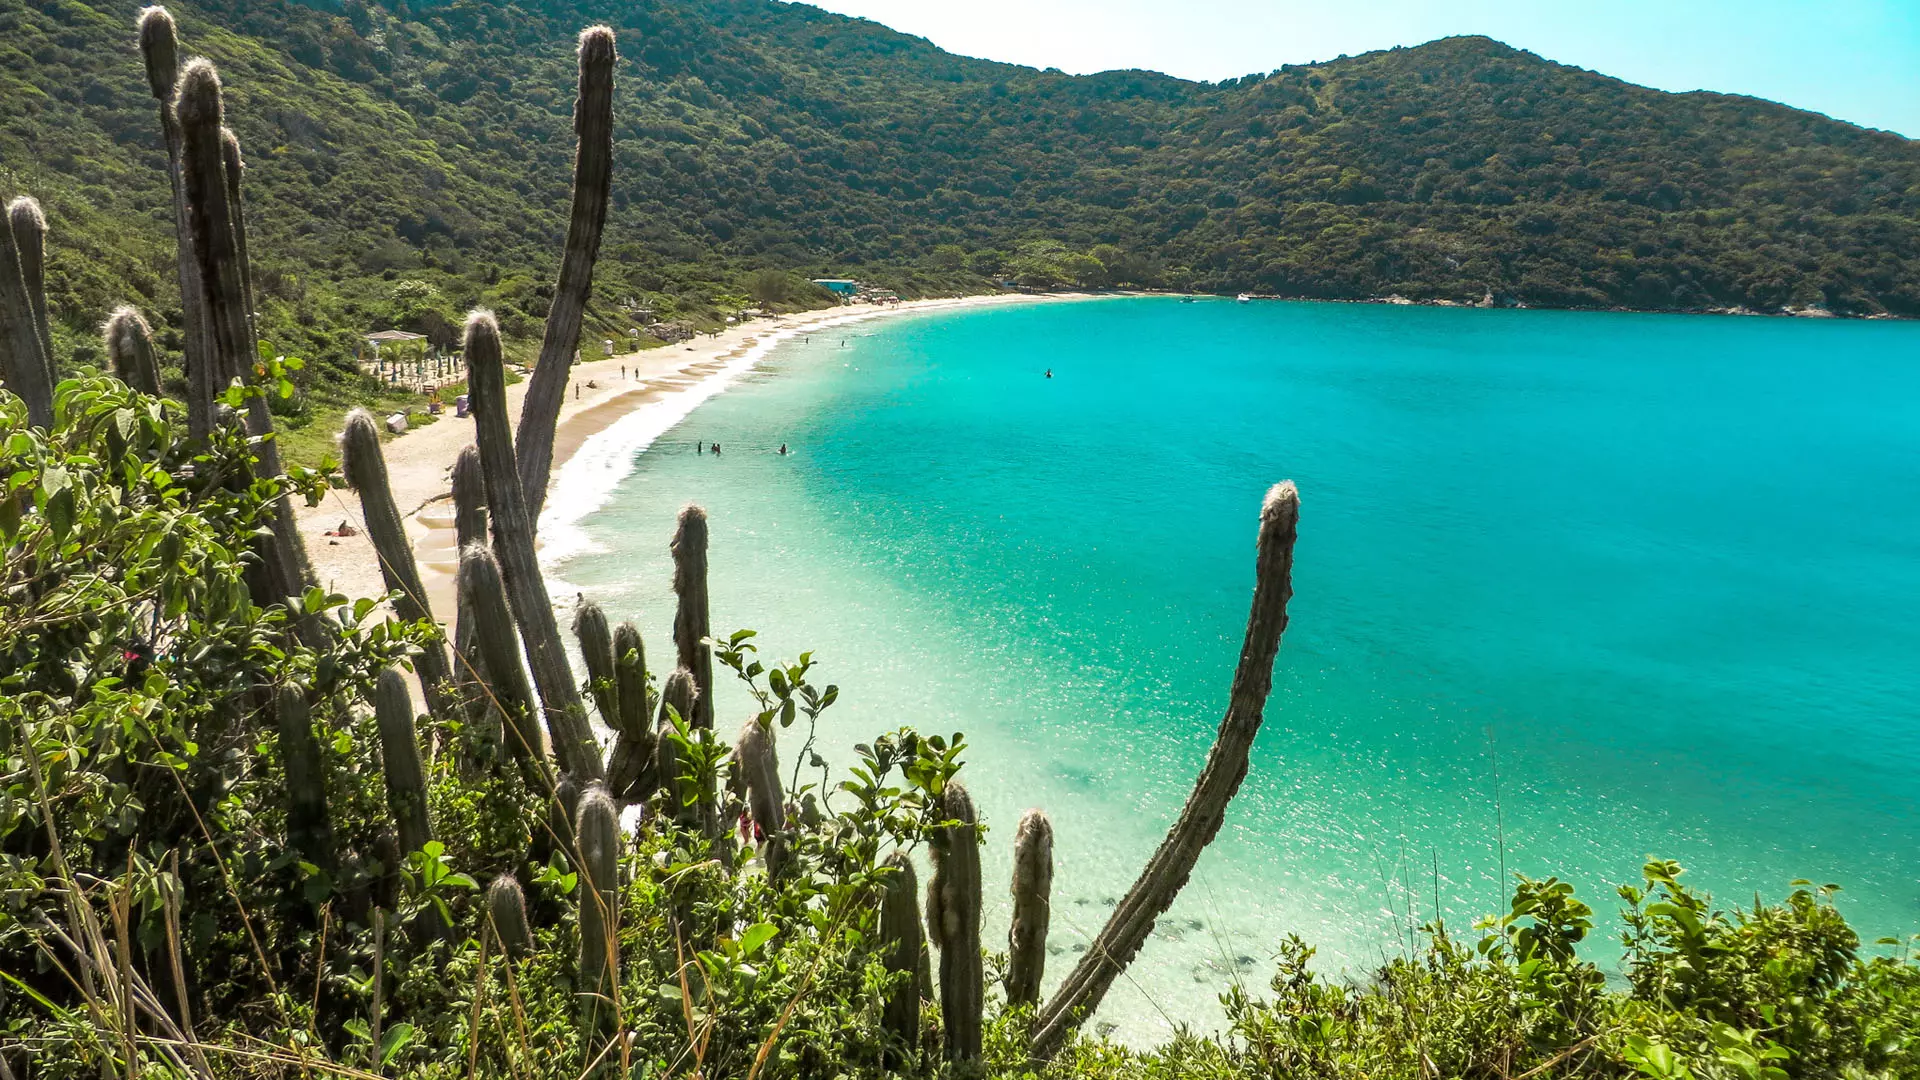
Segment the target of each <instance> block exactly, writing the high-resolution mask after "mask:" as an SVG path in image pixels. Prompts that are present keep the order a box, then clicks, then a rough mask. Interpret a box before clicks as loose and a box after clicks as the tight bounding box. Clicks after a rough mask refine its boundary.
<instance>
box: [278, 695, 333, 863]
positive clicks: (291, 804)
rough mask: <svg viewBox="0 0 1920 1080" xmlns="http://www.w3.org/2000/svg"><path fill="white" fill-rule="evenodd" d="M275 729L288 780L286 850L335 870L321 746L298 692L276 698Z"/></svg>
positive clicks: (305, 703)
mask: <svg viewBox="0 0 1920 1080" xmlns="http://www.w3.org/2000/svg"><path fill="white" fill-rule="evenodd" d="M273 719H274V725H275V727H276V728H277V729H278V732H279V748H280V767H281V769H282V770H283V771H284V772H285V773H286V780H287V845H288V846H289V847H291V848H292V849H293V850H295V851H297V852H299V853H300V854H301V855H304V856H306V858H307V860H308V861H309V862H311V863H313V864H314V865H315V866H319V867H321V868H322V869H328V868H331V867H332V866H333V865H334V850H333V822H332V819H331V817H330V816H329V815H328V812H327V771H326V767H325V765H324V763H323V761H322V758H321V755H320V742H319V740H318V739H316V738H314V735H313V714H312V712H311V711H310V710H309V709H308V707H307V697H306V694H305V693H304V692H302V691H301V690H300V689H299V688H298V687H295V686H282V687H280V689H279V690H278V692H276V693H275V694H274V699H273Z"/></svg>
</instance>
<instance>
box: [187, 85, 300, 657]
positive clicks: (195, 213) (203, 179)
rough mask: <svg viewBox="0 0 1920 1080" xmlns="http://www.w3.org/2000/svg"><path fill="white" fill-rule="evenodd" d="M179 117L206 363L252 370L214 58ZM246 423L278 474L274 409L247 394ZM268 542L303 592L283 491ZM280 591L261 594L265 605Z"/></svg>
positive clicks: (288, 585)
mask: <svg viewBox="0 0 1920 1080" xmlns="http://www.w3.org/2000/svg"><path fill="white" fill-rule="evenodd" d="M174 115H175V116H176V117H177V118H178V119H179V123H180V132H181V148H182V155H181V160H182V165H183V168H182V174H183V177H184V181H185V188H186V202H187V218H188V221H189V222H190V224H191V226H192V232H193V251H194V257H195V259H196V260H198V262H199V266H200V284H201V290H200V291H201V296H202V298H203V299H204V300H205V305H206V311H207V317H208V322H209V324H210V327H211V333H212V344H213V348H212V356H213V357H214V359H213V360H211V361H210V362H209V367H210V368H211V369H212V370H213V371H215V372H222V371H233V372H242V373H251V372H252V371H253V363H254V352H255V347H254V339H253V322H252V317H251V315H250V314H249V313H248V311H247V309H246V301H245V286H244V283H243V282H244V276H243V275H244V270H243V267H242V265H241V259H240V251H239V248H238V239H237V233H236V227H235V222H236V221H237V220H238V218H239V215H240V213H241V209H240V204H239V202H238V201H237V200H236V199H235V198H234V197H233V196H234V195H235V194H237V193H238V191H239V180H238V177H237V176H233V177H230V176H229V175H228V170H227V161H226V148H225V144H226V139H227V136H226V133H225V131H224V129H223V127H222V121H223V119H224V106H223V105H222V102H221V88H220V74H219V72H217V71H216V70H214V66H213V64H212V63H211V62H210V61H207V60H204V59H199V60H194V61H192V62H190V63H188V64H187V66H186V67H185V68H183V69H182V70H181V72H180V79H179V91H178V93H177V95H176V97H175V101H174ZM247 428H248V430H249V431H250V432H251V433H252V434H253V435H255V436H257V437H259V444H258V447H257V449H256V450H255V456H256V457H257V458H258V459H259V462H260V468H261V470H262V471H264V472H265V473H266V475H268V476H279V475H280V473H281V466H280V449H279V447H278V446H277V445H275V443H274V440H273V438H272V436H273V414H272V413H271V412H269V411H268V409H267V402H266V399H265V397H264V396H262V395H260V394H254V395H251V396H250V397H249V398H248V400H247ZM268 547H269V550H268V558H267V562H268V564H269V566H270V568H271V573H272V576H273V580H274V583H275V587H276V588H277V589H278V590H279V593H280V597H286V596H295V595H298V594H299V593H301V592H302V591H303V590H304V589H305V588H306V587H307V586H308V585H309V584H311V583H312V581H313V568H312V566H311V564H309V563H308V561H307V549H306V545H305V544H304V543H302V542H301V540H300V531H299V528H298V526H297V524H296V523H295V520H294V516H293V505H292V503H291V502H290V501H289V500H288V499H287V498H286V497H285V496H282V497H281V499H280V500H279V503H278V505H276V506H275V508H274V516H273V543H272V544H270V545H268ZM280 597H262V598H260V599H261V600H262V601H263V602H262V606H267V604H269V603H273V602H277V601H278V599H279V598H280ZM307 625H309V626H310V627H311V626H314V625H316V621H314V620H308V621H307ZM312 632H317V631H310V633H312Z"/></svg>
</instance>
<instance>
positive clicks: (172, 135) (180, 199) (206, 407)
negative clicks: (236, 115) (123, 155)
mask: <svg viewBox="0 0 1920 1080" xmlns="http://www.w3.org/2000/svg"><path fill="white" fill-rule="evenodd" d="M139 26H140V57H141V59H142V60H143V61H144V62H145V64H146V69H147V88H148V90H150V91H151V92H152V93H153V97H154V100H155V101H157V102H159V104H160V135H161V138H162V141H164V142H165V143H166V147H167V179H168V181H169V183H170V184H171V185H172V187H173V220H174V268H175V273H176V275H177V277H178V278H179V281H180V323H181V326H180V332H181V340H182V341H183V343H184V346H185V347H184V349H183V350H182V357H181V360H182V366H184V367H185V368H186V373H187V430H188V431H189V432H190V433H191V434H192V435H193V436H194V437H195V438H201V439H204V438H206V437H207V435H208V434H209V433H210V432H211V431H212V430H213V407H214V397H215V396H216V395H217V394H218V393H219V392H220V390H221V389H223V387H222V386H221V385H220V383H219V380H218V376H217V375H216V374H215V372H214V371H213V361H212V343H211V340H210V333H209V330H208V327H207V311H206V300H205V298H204V295H203V290H202V287H201V284H200V262H199V260H198V259H196V258H195V257H194V253H193V230H192V225H191V224H190V223H189V222H188V220H187V189H186V181H185V177H184V176H183V175H182V162H181V155H182V153H183V148H182V146H181V139H180V124H179V120H178V118H177V117H175V116H174V112H173V92H174V84H175V81H176V79H177V78H178V76H179V73H180V44H179V36H178V34H177V32H176V30H175V28H174V24H173V16H172V15H170V14H168V13H167V9H166V8H164V7H159V6H155V7H149V8H143V9H141V11H140V19H139Z"/></svg>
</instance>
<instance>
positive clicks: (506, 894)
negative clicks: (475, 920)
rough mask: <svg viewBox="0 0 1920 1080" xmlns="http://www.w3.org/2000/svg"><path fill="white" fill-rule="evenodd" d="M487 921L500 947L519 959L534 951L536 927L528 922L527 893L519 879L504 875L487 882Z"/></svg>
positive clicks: (508, 874)
mask: <svg viewBox="0 0 1920 1080" xmlns="http://www.w3.org/2000/svg"><path fill="white" fill-rule="evenodd" d="M487 922H488V924H489V925H490V926H492V927H493V936H494V937H495V938H496V939H498V940H499V942H500V948H501V949H502V950H504V951H505V952H506V954H507V955H508V956H510V957H513V958H514V959H516V960H518V959H519V958H520V957H522V956H525V955H527V953H528V952H529V951H530V950H532V948H533V928H532V926H531V925H530V924H529V923H528V922H527V894H526V892H525V891H523V890H522V889H521V888H520V879H518V878H516V877H514V876H513V875H512V874H510V873H507V874H501V875H499V876H498V877H495V878H494V879H493V880H492V881H490V882H488V883H487Z"/></svg>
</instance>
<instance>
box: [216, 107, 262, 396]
mask: <svg viewBox="0 0 1920 1080" xmlns="http://www.w3.org/2000/svg"><path fill="white" fill-rule="evenodd" d="M220 161H221V164H222V166H223V169H222V171H223V172H224V173H225V175H226V178H227V201H228V202H229V203H231V204H232V205H233V249H234V251H235V253H236V254H237V255H238V257H239V262H240V310H241V311H242V312H244V313H245V315H246V319H247V333H248V335H249V336H250V337H253V338H254V339H255V340H258V334H257V332H256V330H255V327H254V323H253V260H252V258H251V257H250V256H248V254H247V213H246V205H247V204H246V202H245V201H244V200H242V199H241V197H240V180H241V177H242V176H243V175H244V174H245V172H246V168H247V163H246V159H244V158H242V157H241V156H240V138H239V136H237V135H235V134H234V133H233V130H232V129H231V128H226V127H223V128H221V129H220ZM240 359H241V362H242V363H243V364H244V365H245V367H244V368H242V369H241V370H237V371H234V372H233V373H232V374H233V377H234V378H237V379H241V380H243V381H248V382H251V381H252V379H251V378H250V376H251V375H252V372H253V362H254V357H253V356H252V355H248V356H245V357H241V358H240Z"/></svg>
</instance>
